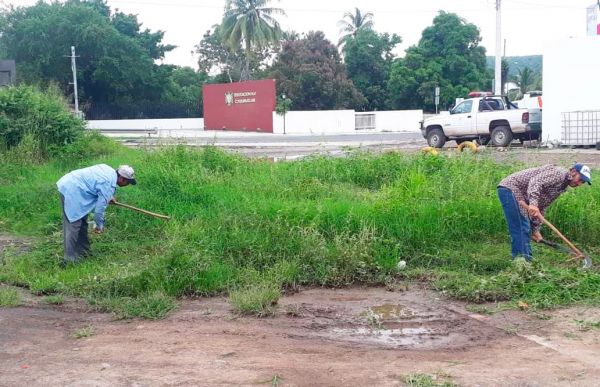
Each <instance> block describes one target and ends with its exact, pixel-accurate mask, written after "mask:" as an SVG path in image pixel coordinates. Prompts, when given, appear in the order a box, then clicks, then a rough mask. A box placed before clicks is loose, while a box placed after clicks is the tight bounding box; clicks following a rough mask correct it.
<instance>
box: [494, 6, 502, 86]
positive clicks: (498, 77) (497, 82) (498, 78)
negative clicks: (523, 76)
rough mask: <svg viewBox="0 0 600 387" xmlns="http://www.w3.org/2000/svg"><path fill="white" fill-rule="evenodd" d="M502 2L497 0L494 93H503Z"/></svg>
mask: <svg viewBox="0 0 600 387" xmlns="http://www.w3.org/2000/svg"><path fill="white" fill-rule="evenodd" d="M500 2H501V0H496V65H495V67H494V75H495V77H494V94H496V95H501V94H502V31H501V26H502V17H501V16H500Z"/></svg>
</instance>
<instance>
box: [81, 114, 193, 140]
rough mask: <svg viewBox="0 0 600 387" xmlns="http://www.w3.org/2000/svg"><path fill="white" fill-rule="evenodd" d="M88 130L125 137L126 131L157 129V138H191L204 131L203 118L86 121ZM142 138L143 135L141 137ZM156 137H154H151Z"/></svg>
mask: <svg viewBox="0 0 600 387" xmlns="http://www.w3.org/2000/svg"><path fill="white" fill-rule="evenodd" d="M87 127H88V128H89V129H98V130H111V131H116V130H123V134H119V133H114V132H113V133H110V134H109V135H110V136H115V137H118V136H127V137H130V136H131V133H129V134H127V130H128V129H134V130H135V129H157V130H158V136H159V137H193V133H194V132H198V131H204V118H168V119H147V120H98V121H94V120H92V121H87ZM142 136H143V135H142ZM153 136H156V135H153Z"/></svg>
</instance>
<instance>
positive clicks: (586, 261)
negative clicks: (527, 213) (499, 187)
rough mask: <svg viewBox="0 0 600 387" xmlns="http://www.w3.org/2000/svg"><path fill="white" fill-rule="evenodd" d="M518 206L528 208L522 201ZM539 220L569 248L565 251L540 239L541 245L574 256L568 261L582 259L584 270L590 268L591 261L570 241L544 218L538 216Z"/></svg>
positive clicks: (561, 247)
mask: <svg viewBox="0 0 600 387" xmlns="http://www.w3.org/2000/svg"><path fill="white" fill-rule="evenodd" d="M519 205H520V206H521V207H523V209H525V210H527V209H528V208H529V206H528V205H527V203H525V202H523V201H521V202H519ZM540 220H541V221H542V223H544V224H545V225H546V226H548V227H549V228H550V230H552V231H554V233H555V234H556V235H558V237H559V238H560V239H562V241H563V242H565V243H566V244H567V246H569V248H568V249H567V248H566V247H564V246H561V245H559V244H558V243H554V242H551V241H547V240H544V239H542V240H541V241H540V243H543V244H545V245H546V246H550V247H552V248H555V249H557V250H559V251H562V252H566V253H573V254H575V257H574V258H572V259H570V260H573V259H578V258H579V259H582V260H583V268H584V269H589V268H591V267H592V259H591V258H590V257H589V256H588V255H587V254H584V253H582V252H581V250H579V249H578V248H577V247H575V245H574V244H573V243H571V241H570V240H568V239H567V237H566V236H564V235H563V234H562V233H561V232H560V231H559V230H558V229H557V228H556V227H554V225H553V224H552V223H550V222H549V221H548V220H546V218H544V217H543V216H542V215H540Z"/></svg>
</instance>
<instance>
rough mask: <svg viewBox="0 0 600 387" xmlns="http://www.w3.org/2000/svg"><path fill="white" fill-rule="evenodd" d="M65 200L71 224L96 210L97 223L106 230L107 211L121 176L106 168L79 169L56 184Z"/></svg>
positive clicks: (66, 211)
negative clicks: (105, 215) (118, 176)
mask: <svg viewBox="0 0 600 387" xmlns="http://www.w3.org/2000/svg"><path fill="white" fill-rule="evenodd" d="M56 186H57V187H58V192H60V193H61V194H62V195H63V196H64V197H65V214H66V215H67V219H69V222H74V221H76V220H79V219H81V218H83V217H84V216H85V215H87V214H89V213H90V212H92V210H94V222H95V223H96V227H97V228H99V229H103V228H104V211H105V210H106V207H107V206H108V203H109V202H110V199H112V198H113V196H114V194H115V190H116V188H117V172H116V171H115V170H114V169H113V168H111V167H109V166H108V165H106V164H98V165H94V166H92V167H88V168H83V169H77V170H75V171H72V172H70V173H67V174H66V175H64V176H63V177H61V179H60V180H59V181H58V182H57V183H56Z"/></svg>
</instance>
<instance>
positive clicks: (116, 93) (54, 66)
mask: <svg viewBox="0 0 600 387" xmlns="http://www.w3.org/2000/svg"><path fill="white" fill-rule="evenodd" d="M0 34H1V35H2V40H1V41H0V46H1V47H2V51H4V52H5V53H6V55H7V56H9V57H11V58H14V59H15V60H16V62H17V66H18V74H19V79H20V80H21V81H22V82H24V83H29V84H38V85H42V86H44V85H48V84H51V83H54V84H57V85H58V86H59V87H60V89H61V90H63V92H64V93H65V94H67V95H68V94H70V93H72V86H71V85H70V82H71V81H72V72H71V62H70V59H69V58H68V57H67V56H68V55H70V53H71V46H75V47H76V55H77V76H78V83H79V96H80V101H81V105H82V107H83V108H84V109H85V108H86V107H88V106H89V105H91V104H102V103H104V104H109V103H131V102H133V101H136V102H138V101H158V100H161V99H162V98H163V97H164V96H165V92H166V91H167V90H171V91H172V89H170V85H171V83H172V80H171V78H170V77H171V75H172V72H173V70H174V66H166V65H157V64H155V60H157V59H162V58H163V57H164V55H165V53H166V52H168V51H170V50H172V49H173V48H175V46H172V45H168V44H163V43H162V40H163V35H164V33H163V32H162V31H156V32H151V31H150V30H148V29H143V28H142V24H141V23H140V22H139V21H138V19H137V16H135V15H128V14H124V13H122V12H116V13H111V10H110V8H109V7H108V5H107V4H106V2H105V1H103V0H67V1H66V2H64V3H59V2H52V3H44V2H38V3H37V4H35V5H33V6H31V7H16V8H15V7H11V8H8V9H6V10H4V11H3V13H2V15H1V23H0ZM198 88H200V85H198Z"/></svg>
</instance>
